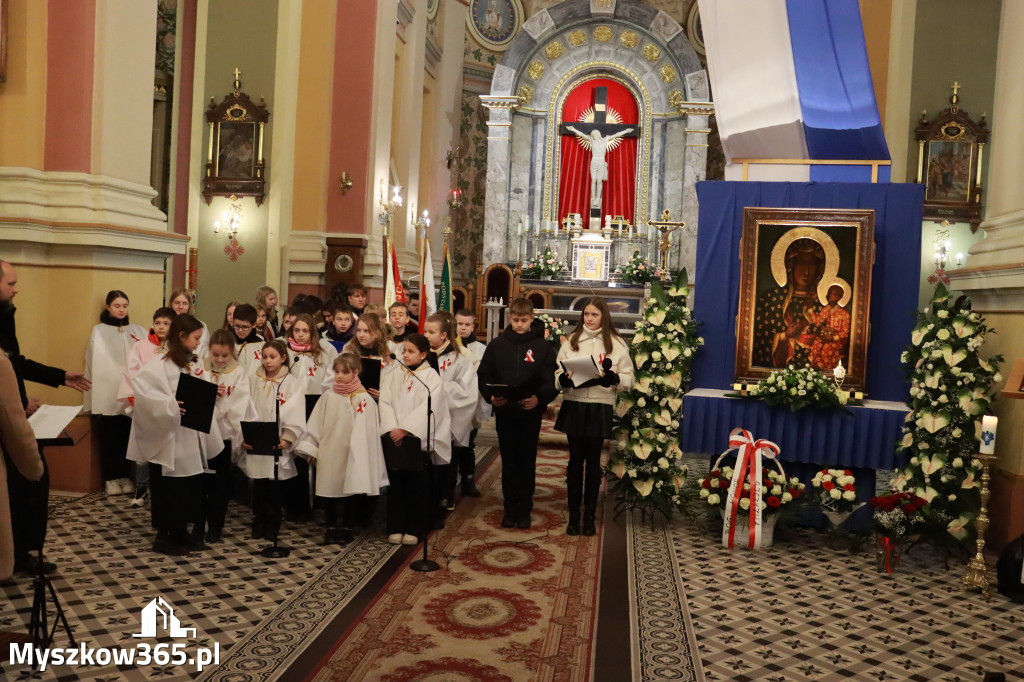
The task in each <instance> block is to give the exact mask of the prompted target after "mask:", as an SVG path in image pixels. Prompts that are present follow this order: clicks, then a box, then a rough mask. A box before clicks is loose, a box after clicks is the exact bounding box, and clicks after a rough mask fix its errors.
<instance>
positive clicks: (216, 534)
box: [206, 530, 224, 543]
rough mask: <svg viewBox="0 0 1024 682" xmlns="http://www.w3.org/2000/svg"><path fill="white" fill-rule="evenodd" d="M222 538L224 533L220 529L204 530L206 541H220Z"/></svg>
mask: <svg viewBox="0 0 1024 682" xmlns="http://www.w3.org/2000/svg"><path fill="white" fill-rule="evenodd" d="M223 539H224V534H223V532H222V531H220V530H208V531H206V542H207V543H210V542H220V541H221V540H223Z"/></svg>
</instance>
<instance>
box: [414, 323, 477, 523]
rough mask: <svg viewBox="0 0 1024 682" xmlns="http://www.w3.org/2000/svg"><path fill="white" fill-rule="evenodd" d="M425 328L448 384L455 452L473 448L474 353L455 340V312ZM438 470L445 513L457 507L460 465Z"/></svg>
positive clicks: (439, 500) (439, 499)
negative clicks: (470, 445)
mask: <svg viewBox="0 0 1024 682" xmlns="http://www.w3.org/2000/svg"><path fill="white" fill-rule="evenodd" d="M424 331H425V332H426V333H425V334H424V336H426V337H427V341H429V342H430V350H431V353H433V354H435V355H436V358H437V372H438V374H440V375H441V382H442V383H443V384H444V393H445V402H446V403H447V404H448V414H449V416H450V418H451V433H452V454H453V455H454V454H455V453H456V452H458V451H459V449H460V448H466V447H469V438H470V434H471V433H472V431H473V418H474V417H475V416H476V411H477V403H478V402H479V400H480V388H479V387H478V386H477V378H476V367H475V366H474V364H473V359H472V358H473V355H472V354H471V353H470V352H469V351H465V350H464V349H462V348H460V346H459V345H458V344H457V343H456V341H455V339H456V334H455V318H454V316H453V315H452V314H451V313H449V312H438V313H434V314H433V315H431V316H430V317H428V318H427V323H426V325H425V330H424ZM436 473H437V479H436V480H437V482H438V483H437V503H438V509H439V513H440V514H442V515H443V512H444V511H451V510H453V509H455V480H456V478H457V476H458V465H457V464H456V463H454V462H451V463H449V464H446V465H444V466H441V467H438V471H437V472H436ZM443 527H444V523H443V521H441V522H440V523H435V530H437V529H438V528H443Z"/></svg>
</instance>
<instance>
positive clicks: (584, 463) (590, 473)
mask: <svg viewBox="0 0 1024 682" xmlns="http://www.w3.org/2000/svg"><path fill="white" fill-rule="evenodd" d="M566 437H567V438H568V439H569V464H568V465H567V466H566V467H565V487H566V490H567V492H568V496H569V513H570V514H578V513H579V511H580V504H582V505H583V506H584V508H585V509H586V510H587V512H588V513H593V511H594V510H595V509H597V496H598V493H600V491H601V473H602V472H601V449H602V448H603V447H604V438H603V437H601V436H580V435H576V434H571V433H570V434H567V436H566ZM584 470H585V472H586V473H584Z"/></svg>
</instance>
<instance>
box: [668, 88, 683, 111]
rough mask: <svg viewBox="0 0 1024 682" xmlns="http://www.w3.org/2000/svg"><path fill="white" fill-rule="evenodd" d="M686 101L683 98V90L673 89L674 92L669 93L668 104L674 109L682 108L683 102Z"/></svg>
mask: <svg viewBox="0 0 1024 682" xmlns="http://www.w3.org/2000/svg"><path fill="white" fill-rule="evenodd" d="M685 101H686V100H684V99H683V92H682V90H673V91H672V92H670V93H668V105H669V106H670V107H672V108H673V109H678V108H680V107H681V106H683V102H685Z"/></svg>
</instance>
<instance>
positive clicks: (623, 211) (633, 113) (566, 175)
mask: <svg viewBox="0 0 1024 682" xmlns="http://www.w3.org/2000/svg"><path fill="white" fill-rule="evenodd" d="M596 88H607V90H608V109H609V112H608V113H609V116H608V119H609V122H612V119H613V118H614V117H613V115H612V112H615V114H617V115H618V119H619V120H618V121H614V122H616V123H622V124H626V125H629V124H632V125H633V126H634V127H636V128H639V121H640V112H639V108H638V107H637V103H636V100H635V99H634V98H633V95H632V93H631V92H630V91H629V90H628V89H627V88H626V87H625V86H624V85H622V84H621V83H619V82H618V81H614V80H611V79H609V78H593V79H590V80H587V81H584V82H582V83H580V84H579V85H577V86H576V87H575V88H574V89H573V91H572V92H570V93H569V96H568V97H566V98H565V104H564V105H563V107H562V123H563V124H565V123H572V122H576V121H582V120H583V118H584V116H586V115H587V113H588V110H589V111H590V112H592V111H593V108H594V90H595V89H596ZM562 133H563V134H562V135H561V138H562V139H561V150H560V152H559V153H560V154H561V165H560V167H559V174H558V220H559V222H561V220H562V219H563V218H564V217H565V216H567V215H568V214H570V213H579V214H580V215H581V216H582V217H583V225H584V226H586V225H587V216H588V215H589V214H590V157H591V154H590V150H588V149H585V148H584V147H583V145H581V144H580V143H579V141H578V139H577V138H576V136H575V135H572V134H565V132H564V131H562ZM618 142H619V144H618V146H617V147H616V148H615V149H614V150H609V152H608V155H607V157H606V158H607V161H608V182H607V183H606V184H605V186H604V196H603V197H602V202H601V215H602V216H606V215H610V216H616V215H621V216H624V217H625V218H626V219H627V220H629V221H630V222H631V223H634V224H636V220H635V215H634V210H635V208H636V168H637V164H636V152H637V142H638V141H637V138H635V137H625V138H622V139H620V140H619V141H618ZM603 221H604V219H603V217H602V224H603Z"/></svg>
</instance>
